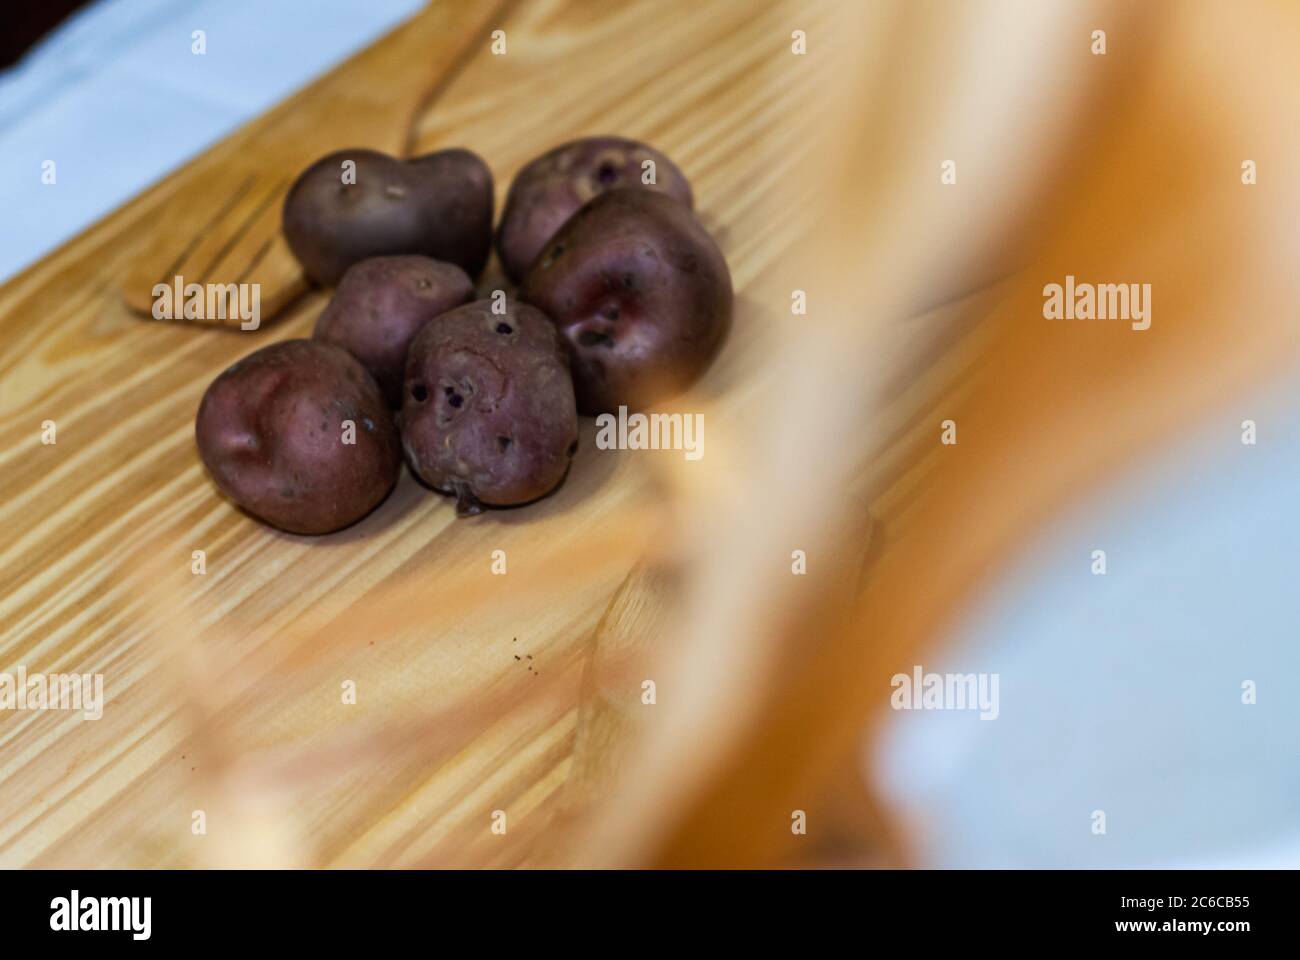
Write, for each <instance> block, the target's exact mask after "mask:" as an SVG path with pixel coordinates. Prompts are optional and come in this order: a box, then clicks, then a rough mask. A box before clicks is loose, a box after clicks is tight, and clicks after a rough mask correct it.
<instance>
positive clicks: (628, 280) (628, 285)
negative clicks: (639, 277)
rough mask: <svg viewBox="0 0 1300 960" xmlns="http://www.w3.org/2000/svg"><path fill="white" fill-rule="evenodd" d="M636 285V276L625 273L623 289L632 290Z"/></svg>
mask: <svg viewBox="0 0 1300 960" xmlns="http://www.w3.org/2000/svg"><path fill="white" fill-rule="evenodd" d="M634 287H636V277H634V276H632V274H630V273H625V274H623V289H624V290H631V289H633V288H634Z"/></svg>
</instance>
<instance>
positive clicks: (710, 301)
mask: <svg viewBox="0 0 1300 960" xmlns="http://www.w3.org/2000/svg"><path fill="white" fill-rule="evenodd" d="M519 296H520V299H522V300H524V301H525V302H527V303H531V304H533V305H534V306H536V307H538V308H540V309H541V310H542V312H543V313H545V314H546V315H547V316H549V317H550V318H551V320H552V321H553V322H554V323H555V325H556V326H557V327H558V328H559V330H560V333H561V335H562V336H563V337H564V338H565V340H566V341H567V342H568V344H569V348H570V354H571V356H572V359H573V381H574V389H575V391H576V393H577V398H578V410H579V411H580V412H582V413H584V414H589V415H595V414H600V413H606V412H616V411H617V409H618V407H619V406H622V405H626V406H627V407H628V408H629V409H632V410H635V409H637V408H640V407H644V406H647V405H649V404H651V403H654V402H655V401H656V400H659V399H661V398H663V397H665V396H669V395H671V394H673V393H677V392H679V391H681V390H683V389H685V388H686V387H688V386H690V385H691V384H692V383H694V382H695V380H696V379H697V378H698V377H699V376H700V375H701V374H702V373H703V372H704V370H705V369H706V368H707V367H708V365H709V364H710V363H712V361H713V358H714V356H716V354H717V352H718V350H719V349H720V348H721V346H722V342H723V340H725V339H726V336H727V331H728V330H729V329H730V328H731V310H732V290H731V273H730V271H729V270H728V269H727V261H726V260H725V259H724V258H723V256H722V251H720V250H719V249H718V246H717V244H715V243H714V242H713V238H712V237H710V236H709V234H708V232H707V231H706V230H705V229H704V227H702V226H701V225H700V223H699V221H698V220H696V219H695V216H694V215H693V214H692V213H691V211H690V210H688V209H687V208H686V207H685V206H683V205H682V204H680V203H678V202H676V201H675V200H672V199H670V198H669V197H667V196H665V195H663V194H662V193H653V192H651V191H649V190H612V191H610V192H608V193H603V194H601V195H599V196H597V197H596V198H595V199H594V200H592V201H590V202H589V203H588V204H587V205H586V206H584V207H583V208H582V209H581V210H580V211H578V213H576V214H574V216H573V217H572V218H571V219H570V220H569V222H568V223H566V224H565V225H564V227H563V228H562V229H561V230H560V232H559V233H558V234H556V236H555V237H554V238H553V239H552V240H551V242H550V244H548V245H547V248H546V249H545V251H543V254H542V256H541V257H540V258H538V260H537V262H536V263H535V264H533V268H532V270H530V271H529V273H528V277H527V278H526V279H525V281H524V285H523V287H522V288H521V289H520V292H519Z"/></svg>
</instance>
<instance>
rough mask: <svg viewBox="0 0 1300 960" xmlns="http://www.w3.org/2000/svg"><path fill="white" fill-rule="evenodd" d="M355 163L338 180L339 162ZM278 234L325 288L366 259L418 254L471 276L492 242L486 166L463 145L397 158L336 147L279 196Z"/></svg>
mask: <svg viewBox="0 0 1300 960" xmlns="http://www.w3.org/2000/svg"><path fill="white" fill-rule="evenodd" d="M346 160H352V161H354V162H355V163H356V182H355V183H350V184H344V183H343V181H342V177H343V163H344V161H346ZM282 225H283V229H284V236H285V239H286V240H287V241H288V243H289V247H290V249H291V250H293V253H294V256H296V257H297V258H298V261H299V263H301V264H302V266H303V269H304V270H305V271H306V273H307V275H308V276H309V277H311V279H313V280H315V281H316V282H317V283H319V284H322V285H324V286H333V285H335V284H337V283H338V282H339V280H340V279H342V277H343V274H344V272H345V271H346V270H347V269H348V267H350V266H352V264H354V263H356V262H358V261H360V260H365V259H366V258H368V257H379V256H385V255H391V254H402V253H418V254H423V255H424V256H427V257H432V258H433V259H435V260H445V261H447V262H448V263H454V264H456V265H457V266H458V267H460V268H461V269H462V270H464V271H465V272H466V273H468V274H469V275H470V276H471V277H476V276H478V274H479V273H480V272H481V271H482V269H483V265H484V264H485V263H487V258H488V254H489V252H490V251H491V247H492V172H491V171H490V170H489V169H488V167H487V164H485V163H484V162H483V160H482V159H481V158H480V157H479V156H478V155H477V154H474V153H471V152H470V151H469V150H461V149H453V150H439V151H437V152H436V153H430V154H426V155H424V156H422V157H415V158H413V159H411V160H398V159H397V158H395V157H390V156H389V155H388V154H386V153H380V152H378V151H376V150H365V149H349V150H340V151H338V152H336V153H331V154H329V155H328V156H325V157H322V158H321V159H319V160H317V161H316V162H315V163H313V164H312V165H311V166H310V167H308V168H307V169H306V170H304V171H303V172H302V173H301V174H300V175H299V176H298V179H297V180H295V181H294V184H293V186H292V187H290V188H289V195H288V196H287V197H286V198H285V201H284V214H283V224H282Z"/></svg>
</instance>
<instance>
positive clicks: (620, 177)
mask: <svg viewBox="0 0 1300 960" xmlns="http://www.w3.org/2000/svg"><path fill="white" fill-rule="evenodd" d="M646 160H653V161H654V164H655V181H656V182H655V183H654V184H643V183H642V182H641V170H642V168H641V164H642V163H643V162H644V161H646ZM619 187H631V188H637V189H643V190H657V191H659V192H661V193H665V194H667V195H668V196H670V197H672V198H673V199H675V200H677V201H679V202H681V203H683V204H685V205H686V206H687V207H691V206H693V205H694V197H693V196H692V194H691V185H690V184H689V183H688V182H687V180H686V177H685V175H684V174H683V173H682V171H681V170H680V169H678V167H677V165H676V164H675V163H673V162H672V161H671V160H669V159H668V158H667V157H665V156H664V155H663V154H662V153H660V152H659V151H658V150H656V149H654V148H653V147H650V146H647V145H646V144H644V143H639V142H638V141H636V140H625V139H624V138H622V137H587V138H585V139H582V140H574V141H572V142H570V143H565V144H561V145H560V146H558V147H556V148H555V149H553V150H550V151H547V152H546V153H544V154H542V155H541V156H540V157H538V158H537V159H536V160H533V161H531V162H530V163H529V164H528V165H527V166H526V167H524V168H523V169H522V170H520V171H519V174H518V175H517V176H516V177H515V179H514V182H513V183H511V184H510V192H509V193H508V194H507V195H506V206H505V210H504V211H503V212H502V214H501V225H500V227H498V229H497V236H496V247H497V256H498V257H500V258H501V266H502V267H503V268H504V270H505V272H506V276H508V277H509V278H510V279H511V280H513V281H515V282H516V283H518V282H520V281H521V280H523V278H524V276H525V275H526V274H527V273H528V268H529V267H531V266H532V264H533V261H534V260H536V259H537V255H538V254H539V253H541V251H542V248H543V247H544V246H546V242H547V241H548V240H550V238H551V237H553V236H555V233H556V231H558V230H559V229H560V227H562V226H564V224H565V221H567V220H568V219H569V217H571V216H573V215H574V214H575V213H577V212H578V209H579V208H580V207H581V206H582V205H583V204H584V203H586V202H587V201H588V200H590V199H591V198H592V197H595V196H596V195H598V194H601V193H604V192H606V191H608V190H613V189H616V188H619Z"/></svg>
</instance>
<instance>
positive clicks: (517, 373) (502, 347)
mask: <svg viewBox="0 0 1300 960" xmlns="http://www.w3.org/2000/svg"><path fill="white" fill-rule="evenodd" d="M492 303H493V301H491V300H479V301H477V302H475V303H470V304H466V305H465V306H463V307H457V308H456V309H455V310H452V311H451V312H450V313H445V314H443V315H442V316H441V317H438V318H437V319H436V320H434V321H433V322H431V323H428V324H425V326H424V329H423V330H421V331H420V333H419V335H418V336H417V337H416V338H415V341H414V342H413V343H412V344H411V351H410V353H409V354H408V356H407V360H406V384H405V388H404V390H403V396H402V410H401V413H400V414H399V415H398V422H399V426H400V431H401V436H402V447H403V449H404V450H405V451H406V461H407V463H408V464H410V466H411V469H412V471H414V473H415V474H416V475H417V476H418V477H419V478H420V479H421V480H423V481H424V482H425V483H426V484H428V485H429V486H430V487H432V488H433V489H435V490H437V491H439V492H441V493H446V494H450V495H452V496H455V497H456V501H457V503H456V506H457V512H458V513H460V514H462V515H464V514H472V513H478V512H479V510H480V509H481V505H484V504H486V505H488V506H496V507H504V506H513V505H515V504H521V503H528V502H529V501H531V500H536V499H537V498H539V497H542V496H544V495H546V494H547V493H549V492H550V491H551V490H553V489H554V488H555V487H556V486H558V485H559V483H560V481H561V480H563V479H564V475H565V473H566V472H567V470H568V468H569V461H570V460H571V459H572V458H573V454H574V452H575V451H576V449H577V445H578V416H577V411H576V409H575V406H574V398H573V382H572V380H571V379H570V377H569V362H568V358H567V357H566V355H565V352H564V345H563V344H562V343H561V342H560V338H559V336H558V335H557V334H556V332H555V327H554V326H553V325H552V324H551V322H550V321H549V320H548V319H547V318H546V317H545V316H544V315H543V314H542V312H541V311H540V310H537V309H536V308H534V307H530V306H528V305H527V304H524V303H517V302H516V303H511V304H509V306H508V308H507V309H506V311H505V312H504V313H501V314H496V313H493V312H492Z"/></svg>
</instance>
